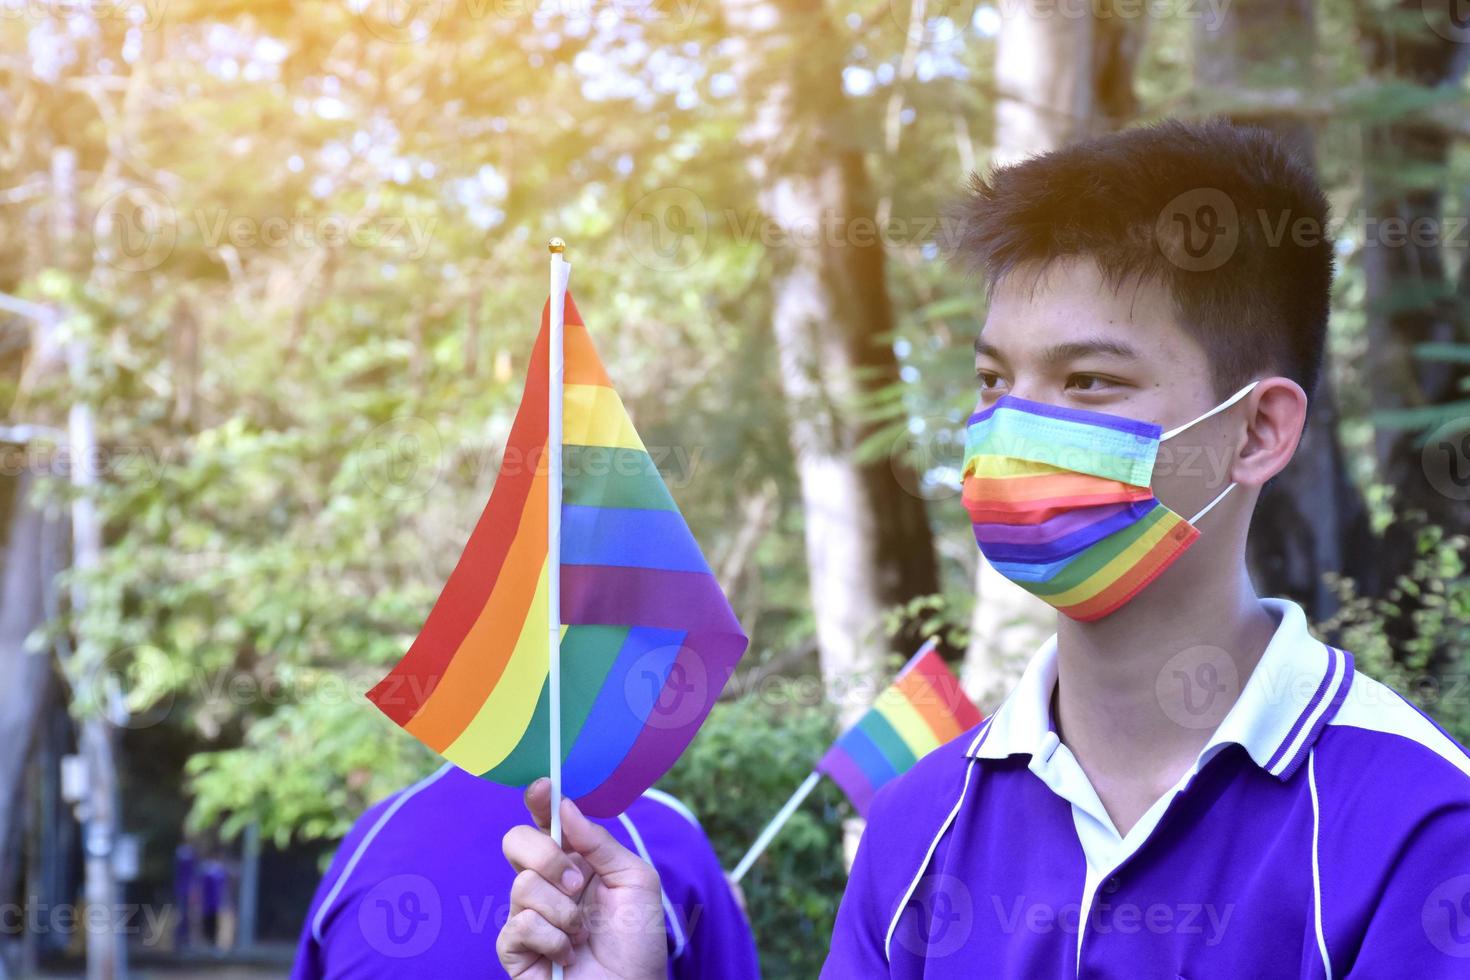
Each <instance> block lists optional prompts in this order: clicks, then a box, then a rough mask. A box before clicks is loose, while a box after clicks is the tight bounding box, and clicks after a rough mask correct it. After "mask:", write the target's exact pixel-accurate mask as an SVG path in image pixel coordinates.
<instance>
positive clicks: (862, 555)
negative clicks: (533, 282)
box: [725, 0, 939, 718]
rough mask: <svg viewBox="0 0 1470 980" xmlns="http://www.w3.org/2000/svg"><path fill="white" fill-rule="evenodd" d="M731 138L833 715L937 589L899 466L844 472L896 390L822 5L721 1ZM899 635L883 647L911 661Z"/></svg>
mask: <svg viewBox="0 0 1470 980" xmlns="http://www.w3.org/2000/svg"><path fill="white" fill-rule="evenodd" d="M725 12H726V16H727V18H728V21H729V24H730V26H731V34H732V40H733V42H734V44H735V45H736V47H737V50H736V52H735V55H734V58H735V73H736V76H737V78H738V79H739V82H740V85H741V89H742V91H743V94H744V98H745V99H746V100H747V106H748V113H747V122H746V124H745V126H744V128H743V130H742V134H741V138H742V141H743V143H744V145H745V147H746V149H747V150H748V151H749V153H750V169H751V173H752V175H753V177H754V178H755V181H756V184H757V186H758V202H759V206H760V209H761V211H762V213H763V218H764V219H765V221H766V224H765V225H764V229H765V231H766V233H767V234H768V236H769V237H768V239H767V244H768V247H769V257H770V261H771V263H772V265H773V270H772V273H771V289H772V295H773V304H772V307H773V308H772V329H773V332H774V334H775V338H776V345H777V350H778V355H779V363H780V371H781V380H782V388H783V391H784V394H785V398H786V403H787V413H788V416H789V418H790V436H791V445H792V449H793V452H794V455H795V459H796V469H797V475H798V478H799V481H800V485H801V495H802V501H803V505H804V508H805V521H806V553H807V565H808V572H809V576H810V585H811V595H812V604H813V608H814V611H815V616H816V631H817V644H818V651H819V657H820V661H821V665H822V673H823V676H824V678H825V679H826V681H827V682H828V684H829V694H830V696H833V697H834V699H835V700H837V701H838V703H839V706H840V708H841V712H842V714H843V716H844V717H845V718H850V717H852V716H854V715H855V714H857V713H860V712H861V711H862V710H864V708H865V707H866V706H867V705H866V704H865V703H863V701H864V699H863V698H860V697H845V696H843V690H844V686H845V685H848V684H850V683H853V682H854V681H859V680H861V679H862V678H865V677H866V678H871V677H872V676H874V675H875V674H876V673H877V672H878V670H879V669H880V667H881V666H882V661H883V657H884V655H885V654H886V653H887V651H888V650H889V649H890V648H891V647H892V646H893V644H891V643H890V642H889V641H888V639H887V638H886V637H885V630H884V614H885V612H886V611H887V610H889V609H890V608H891V607H893V606H895V605H896V604H899V603H903V602H906V601H907V600H909V599H912V598H915V597H917V596H923V595H930V594H933V593H935V592H937V591H938V587H939V581H938V570H937V566H936V562H935V557H934V543H933V536H932V532H931V530H930V527H929V523H928V516H927V513H926V510H925V506H924V502H923V501H922V500H921V499H920V498H918V497H917V496H914V495H912V494H910V493H909V492H908V491H906V490H905V489H904V487H905V485H907V486H916V485H917V481H915V480H913V479H912V478H911V476H912V475H911V474H907V473H904V472H895V471H896V470H899V469H901V467H902V464H899V463H897V462H891V461H890V460H888V459H879V460H872V461H869V462H861V463H860V462H856V461H855V459H854V457H855V454H856V453H857V449H858V447H859V445H860V444H862V443H863V441H864V440H865V439H866V438H867V437H868V436H869V435H871V434H873V433H874V432H875V431H877V429H878V427H879V424H878V421H877V420H876V419H873V418H872V417H871V415H870V407H871V404H872V401H873V396H874V395H875V393H876V392H878V391H880V390H881V389H883V388H885V387H888V386H890V385H894V384H897V383H898V380H899V378H898V363H897V359H896V358H895V356H894V353H893V348H892V341H891V334H892V332H893V329H894V320H893V311H892V309H891V307H890V305H889V298H888V289H887V283H886V281H885V278H884V265H885V256H884V252H883V247H882V245H881V243H880V242H879V241H878V240H877V236H876V235H875V234H873V229H874V225H873V224H872V222H873V213H874V212H873V208H874V204H873V200H872V198H873V195H872V190H871V187H870V184H869V180H868V174H867V169H866V166H865V164H864V160H863V152H862V146H861V145H860V144H859V143H857V142H855V141H853V140H852V138H851V134H852V132H853V127H851V126H844V124H843V115H844V112H845V109H846V107H845V105H844V97H843V93H842V88H841V84H840V83H841V67H842V65H841V58H840V56H841V54H842V47H841V45H840V44H838V43H835V42H834V41H833V36H834V34H835V33H836V29H835V27H834V25H833V24H832V23H831V22H830V21H829V19H828V17H827V13H826V11H825V10H824V9H823V6H822V3H821V2H820V0H729V2H727V4H726V7H725ZM917 641H918V637H917V636H915V635H913V634H912V631H911V630H905V631H904V632H903V633H901V634H900V635H899V637H898V638H897V641H896V644H897V649H898V650H901V651H903V652H905V653H907V652H912V650H913V648H914V647H916V646H917Z"/></svg>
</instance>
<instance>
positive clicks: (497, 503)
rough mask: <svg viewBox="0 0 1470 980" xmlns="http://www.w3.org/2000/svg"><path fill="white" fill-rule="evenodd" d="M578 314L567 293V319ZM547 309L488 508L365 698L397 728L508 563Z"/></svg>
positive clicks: (436, 677) (541, 387) (537, 434)
mask: <svg viewBox="0 0 1470 980" xmlns="http://www.w3.org/2000/svg"><path fill="white" fill-rule="evenodd" d="M575 315H576V307H575V306H573V305H572V298H571V296H570V294H569V295H568V296H567V319H571V318H572V317H573V316H575ZM550 325H551V303H550V301H548V302H547V304H546V306H545V307H544V308H543V309H542V311H541V330H540V332H539V333H538V334H537V335H536V346H535V347H534V348H533V349H532V351H531V364H530V366H529V367H528V368H527V371H526V387H525V390H524V392H523V393H522V395H521V404H520V407H519V408H517V409H516V417H515V421H514V422H513V423H511V429H510V437H509V439H507V440H506V448H505V455H504V457H503V462H502V465H501V469H500V473H499V475H498V476H496V478H495V487H494V489H493V490H491V491H490V502H489V503H488V504H486V505H485V510H484V512H483V513H481V514H480V520H479V521H478V523H476V524H475V530H474V532H473V533H472V534H471V535H470V540H469V543H468V544H467V545H465V549H464V553H463V554H461V555H460V556H459V563H458V564H457V565H455V567H454V571H453V572H451V573H450V574H449V580H448V581H447V582H446V583H445V584H444V591H443V592H441V593H440V595H439V599H438V601H437V602H435V603H434V607H433V609H431V610H430V611H429V618H428V620H427V621H425V623H424V628H423V630H422V631H421V632H420V633H419V635H418V638H417V639H415V640H414V641H413V645H412V646H410V647H409V648H408V652H407V653H405V654H404V655H403V659H402V660H400V661H399V662H398V665H397V666H396V667H394V668H393V670H392V671H390V672H389V673H388V676H387V677H384V678H383V679H382V680H381V681H379V682H378V684H377V685H376V686H375V687H374V688H373V689H372V690H371V691H369V692H368V695H367V696H368V699H369V700H371V701H372V702H373V703H374V704H376V705H377V706H378V707H379V709H381V710H382V712H383V713H384V714H386V715H387V716H388V717H389V718H392V719H393V720H394V721H396V722H397V723H398V724H400V725H406V724H408V722H409V720H410V719H411V718H413V716H414V715H415V714H417V713H418V710H419V708H421V707H422V706H423V704H424V702H425V701H427V700H428V699H429V695H430V694H432V693H433V692H434V688H435V687H436V686H437V685H438V683H439V681H440V679H442V678H443V676H444V670H445V668H446V667H447V666H448V665H449V661H450V659H451V658H452V657H453V656H454V654H455V653H456V652H457V651H458V650H459V646H460V644H461V643H463V642H464V638H465V636H466V635H467V634H468V633H469V631H470V627H472V626H474V624H475V620H477V619H478V618H479V616H480V611H481V610H482V609H484V608H485V601H486V600H487V599H488V598H489V596H490V590H491V589H492V588H494V586H495V580H496V578H497V576H499V574H500V569H501V566H502V565H504V563H505V555H506V552H508V551H509V550H510V543H511V541H512V540H514V538H515V532H516V528H517V527H518V526H519V525H520V516H521V510H522V509H523V508H524V507H525V505H526V495H527V493H528V492H529V491H530V488H531V483H532V481H533V480H534V479H535V475H536V467H537V466H540V465H544V463H543V462H542V460H541V455H542V453H543V451H544V449H545V446H546V433H547V398H548V389H549V386H548V379H547V370H548V366H547V355H548V353H549V350H550V342H549V339H548V337H547V331H548V329H549V328H550Z"/></svg>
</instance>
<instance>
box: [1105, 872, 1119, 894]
mask: <svg viewBox="0 0 1470 980" xmlns="http://www.w3.org/2000/svg"><path fill="white" fill-rule="evenodd" d="M1122 887H1123V883H1122V882H1120V881H1119V880H1118V876H1117V875H1113V876H1112V877H1111V878H1109V879H1108V880H1107V881H1105V882H1103V886H1102V890H1103V894H1105V895H1112V894H1115V893H1116V892H1117V891H1118V889H1119V888H1122Z"/></svg>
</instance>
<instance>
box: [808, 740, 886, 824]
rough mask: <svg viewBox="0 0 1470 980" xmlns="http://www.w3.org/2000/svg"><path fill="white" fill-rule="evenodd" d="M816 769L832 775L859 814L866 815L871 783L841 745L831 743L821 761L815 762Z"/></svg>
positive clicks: (871, 797) (871, 790)
mask: <svg viewBox="0 0 1470 980" xmlns="http://www.w3.org/2000/svg"><path fill="white" fill-rule="evenodd" d="M817 771H818V772H820V773H825V774H826V775H828V776H830V777H832V781H833V782H834V783H836V784H837V785H838V786H839V787H840V788H841V789H842V792H844V793H846V794H847V798H848V799H849V800H850V801H852V805H853V808H854V809H856V810H857V812H858V813H859V814H860V815H861V816H864V817H866V816H867V815H868V805H869V804H871V803H872V802H873V784H872V783H871V782H870V781H869V780H868V777H867V775H866V774H865V773H864V772H863V770H862V769H861V767H859V766H858V764H857V763H856V762H853V761H852V757H851V756H849V755H848V754H847V753H846V752H844V751H843V750H842V746H840V745H833V746H832V747H831V748H830V749H828V750H827V754H826V755H824V756H822V761H821V762H818V763H817Z"/></svg>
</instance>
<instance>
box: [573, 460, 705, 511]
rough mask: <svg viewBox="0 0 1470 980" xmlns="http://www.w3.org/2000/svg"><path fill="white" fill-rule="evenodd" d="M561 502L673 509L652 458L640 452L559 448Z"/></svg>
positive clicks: (666, 489)
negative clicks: (560, 451)
mask: <svg viewBox="0 0 1470 980" xmlns="http://www.w3.org/2000/svg"><path fill="white" fill-rule="evenodd" d="M561 472H562V492H561V494H562V496H561V499H562V503H564V504H570V505H575V506H580V507H629V508H636V509H639V510H677V509H678V508H677V507H675V506H674V498H673V497H671V496H670V495H669V488H668V487H666V486H664V481H663V477H662V476H660V475H659V472H658V467H657V466H655V465H654V464H653V458H652V457H651V456H649V455H648V453H646V452H644V451H643V450H641V449H614V448H611V447H608V446H563V447H562V456H561Z"/></svg>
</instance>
